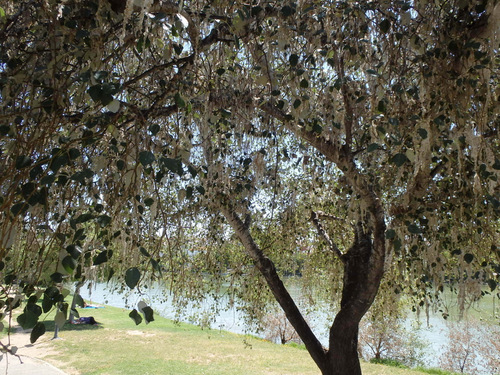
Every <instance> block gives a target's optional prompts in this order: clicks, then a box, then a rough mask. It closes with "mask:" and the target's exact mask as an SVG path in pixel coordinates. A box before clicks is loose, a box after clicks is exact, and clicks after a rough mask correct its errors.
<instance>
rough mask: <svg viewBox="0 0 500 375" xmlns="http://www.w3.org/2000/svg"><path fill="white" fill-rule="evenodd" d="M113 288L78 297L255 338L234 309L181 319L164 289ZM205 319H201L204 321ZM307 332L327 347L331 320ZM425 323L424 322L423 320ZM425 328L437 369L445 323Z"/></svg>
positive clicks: (319, 316)
mask: <svg viewBox="0 0 500 375" xmlns="http://www.w3.org/2000/svg"><path fill="white" fill-rule="evenodd" d="M117 288H118V287H117V286H112V285H108V284H104V283H92V284H87V285H85V286H83V287H82V288H81V290H80V295H81V296H82V297H83V298H84V299H86V300H90V301H92V302H93V303H99V304H106V305H109V306H114V307H119V308H126V309H130V310H131V309H133V308H137V304H138V302H140V301H144V302H146V303H147V304H148V305H149V306H151V308H153V310H154V311H155V312H156V313H157V314H159V315H160V316H162V317H165V318H169V319H172V320H181V321H184V322H187V323H193V324H199V323H200V321H205V322H208V325H209V327H210V328H211V329H217V330H226V331H230V332H234V333H239V334H253V335H259V333H258V332H256V331H253V330H251V329H249V328H248V327H247V326H246V324H245V320H244V317H243V315H242V312H241V311H239V310H238V309H237V308H236V307H234V308H230V309H219V310H218V313H217V314H216V315H215V314H213V310H214V308H213V304H212V303H211V302H210V300H207V301H205V302H204V303H203V304H201V305H199V306H193V305H188V306H187V307H186V308H185V310H184V313H183V315H182V316H181V317H179V316H178V315H177V313H176V309H175V308H174V307H173V304H172V296H170V295H169V294H168V293H165V290H166V289H165V288H160V287H152V288H151V287H150V288H148V289H147V290H142V291H141V292H139V291H137V290H132V291H129V292H127V293H119V292H117ZM204 318H205V319H204ZM308 318H309V321H310V324H311V328H312V329H313V331H314V333H315V334H316V336H317V337H318V339H319V340H320V341H321V342H322V344H323V345H324V346H325V347H327V346H328V329H329V325H330V324H331V321H332V319H333V316H330V315H327V314H326V313H325V312H315V313H313V314H312V315H310V316H308ZM424 319H425V318H424ZM416 320H417V317H416V316H411V315H410V317H409V318H408V320H407V322H406V326H407V328H411V327H414V326H415V324H414V323H415V321H416ZM425 320H426V321H425V322H424V323H425V324H419V326H420V328H419V329H418V330H417V331H416V332H417V334H418V337H419V339H420V340H422V342H424V343H425V344H426V348H425V350H424V356H423V362H424V363H425V366H426V367H438V365H439V359H440V357H441V355H442V354H443V352H444V350H445V349H444V348H445V347H446V346H447V345H448V337H447V335H446V332H447V326H446V321H445V320H444V319H443V318H442V317H441V315H437V314H431V315H430V316H429V319H428V321H427V319H425Z"/></svg>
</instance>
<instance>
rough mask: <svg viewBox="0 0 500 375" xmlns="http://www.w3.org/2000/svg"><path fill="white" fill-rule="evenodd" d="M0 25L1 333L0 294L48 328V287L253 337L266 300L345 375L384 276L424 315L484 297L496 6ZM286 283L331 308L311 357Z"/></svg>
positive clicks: (492, 196)
mask: <svg viewBox="0 0 500 375" xmlns="http://www.w3.org/2000/svg"><path fill="white" fill-rule="evenodd" d="M0 6H1V8H0V90H1V91H0V135H1V139H0V172H1V173H0V206H1V207H2V221H1V224H0V262H1V263H0V265H1V270H0V272H1V274H2V277H3V287H2V288H3V292H4V294H3V297H2V301H3V302H2V303H3V305H4V306H5V307H4V309H5V311H9V310H10V307H9V306H12V305H13V304H16V303H17V300H18V299H16V298H14V297H13V293H14V289H12V288H13V287H14V286H15V287H16V288H17V289H16V290H19V291H20V292H22V293H21V294H20V295H19V296H21V295H23V294H24V295H26V296H30V295H32V293H34V292H35V291H36V290H37V288H38V287H39V286H40V285H43V286H44V289H42V290H44V291H45V295H44V297H43V309H44V310H45V309H50V308H51V306H52V305H57V306H59V308H61V307H60V303H61V301H62V295H60V294H59V292H58V289H57V288H56V287H55V286H57V285H60V284H61V283H62V282H63V280H74V279H78V280H84V279H99V278H100V279H104V280H108V279H110V278H113V277H116V278H117V279H119V280H121V281H123V282H124V283H125V284H126V285H127V286H128V287H129V288H135V287H138V285H140V282H141V280H142V281H143V282H144V281H145V280H146V279H148V278H150V277H153V278H162V279H166V280H168V282H169V283H170V286H171V287H172V289H173V290H175V291H177V292H178V293H179V294H183V295H185V296H188V297H189V298H202V297H203V296H204V295H205V294H206V293H207V292H214V293H215V294H217V293H218V290H219V288H220V287H221V286H222V285H224V287H225V288H227V287H228V284H229V289H228V290H229V293H230V295H231V296H232V297H234V298H237V299H238V298H239V299H242V300H247V301H249V302H251V303H250V304H248V305H247V306H248V311H249V312H253V313H254V314H258V312H259V311H260V309H259V308H257V307H259V306H260V303H264V302H265V299H266V298H267V297H266V296H265V293H264V292H263V289H262V285H263V284H264V283H266V284H267V285H268V286H269V287H270V290H271V293H272V295H273V296H274V297H275V298H276V300H277V301H278V302H279V303H280V305H281V306H282V308H283V309H284V310H285V313H286V315H287V317H288V318H289V319H290V321H291V323H292V324H293V325H294V327H295V329H296V330H297V332H298V333H299V335H300V336H301V338H302V339H303V340H304V342H305V343H306V346H307V348H308V350H309V351H310V353H311V355H312V356H313V358H314V359H315V361H316V363H318V366H319V367H320V368H321V370H322V371H323V373H325V374H326V373H351V374H354V373H356V371H354V372H349V371H350V370H349V371H347V370H346V367H345V366H347V365H345V364H340V365H338V366H337V365H335V364H333V365H332V363H337V362H336V361H339V360H338V359H335V354H334V353H341V352H342V350H343V349H340V348H337V347H335V343H337V342H340V341H341V340H340V339H339V338H338V337H337V336H336V335H338V333H339V330H342V329H343V328H341V327H344V328H345V327H347V326H348V327H350V328H349V329H348V330H347V331H349V332H351V331H352V332H351V333H352V335H351V336H349V334H347V336H349V337H350V339H346V340H347V341H349V340H351V341H350V342H349V343H348V344H346V345H347V346H349V348H350V349H349V350H348V351H349V352H350V353H351V354H352V347H353V345H354V347H355V344H356V342H357V325H358V323H359V319H361V317H362V316H363V314H364V313H365V312H366V310H367V309H368V308H369V306H370V305H371V303H372V302H373V298H374V297H375V295H376V293H377V290H378V286H379V284H380V280H381V278H382V277H383V275H384V274H385V275H386V278H388V280H389V281H388V283H389V285H390V286H391V288H389V289H392V291H394V292H396V293H401V292H405V293H408V294H409V295H411V296H413V297H414V298H415V301H416V302H417V303H420V304H421V305H422V306H424V305H428V304H429V303H431V302H433V300H434V299H435V298H437V296H438V293H439V291H442V290H443V289H444V288H445V287H446V286H450V287H452V288H457V290H458V292H459V295H460V296H461V297H462V300H464V298H465V297H466V296H473V297H474V298H475V297H479V296H480V295H481V293H484V286H487V287H488V289H487V290H488V291H496V286H497V282H498V274H499V273H500V249H498V247H497V244H498V240H499V221H498V214H499V210H500V188H499V184H498V178H499V175H500V144H499V143H500V142H499V127H500V119H499V108H500V106H499V95H500V91H499V86H498V83H499V76H498V73H499V63H500V57H499V54H498V51H499V35H498V25H499V24H500V5H499V3H498V1H494V0H489V1H488V0H474V1H461V0H454V1H367V2H355V1H347V0H346V1H296V2H294V1H290V2H283V1H252V2H247V3H241V2H234V1H227V0H216V1H196V0H194V1H181V2H180V3H177V2H171V1H152V0H143V1H119V0H109V1H97V0H66V1H62V0H61V1H59V0H37V1H33V0H23V1H6V2H3V3H2V5H0ZM236 239H237V240H238V241H239V244H238V242H236V241H235V240H236ZM296 273H300V274H301V275H302V276H303V278H304V285H305V286H314V287H315V289H316V290H321V291H323V292H324V295H326V296H327V298H328V299H330V300H332V301H338V302H336V303H335V306H336V308H337V309H340V310H339V311H340V312H339V314H338V315H337V318H336V320H335V322H336V323H335V324H334V325H333V326H332V331H331V332H332V334H331V342H330V350H329V351H328V350H324V349H323V348H322V347H321V345H320V344H319V342H318V340H317V339H315V337H314V335H313V334H312V332H310V330H309V328H308V326H307V323H306V322H305V320H304V319H303V318H301V315H300V313H299V311H298V310H297V308H296V306H295V304H294V303H293V300H292V299H291V297H290V296H289V294H288V293H287V292H286V289H285V288H284V287H283V284H282V283H281V280H280V277H281V276H283V275H290V274H296ZM207 275H210V276H207ZM342 275H343V276H342ZM207 277H208V278H209V280H210V282H209V283H207V282H206V281H207ZM40 283H42V284H40ZM51 283H52V284H51ZM340 294H342V298H341V300H339V299H335V296H337V295H340ZM39 296H40V294H39V295H38V296H37V295H32V297H31V298H30V300H29V301H30V302H29V303H28V304H27V305H23V307H24V316H25V319H27V320H28V321H29V323H30V324H31V325H34V324H36V322H37V317H38V316H39V312H40V311H41V310H40V311H39V307H38V305H37V298H38V297H39ZM9 298H10V299H9ZM359 301H361V302H359ZM358 302H359V303H358ZM28 318H29V319H28ZM26 325H29V324H26ZM37 327H38V326H37ZM347 331H345V330H344V332H347ZM38 332H40V331H38ZM339 355H340V354H339ZM353 355H355V354H353ZM347 357H349V356H347ZM353 361H354V360H353ZM356 361H357V357H356V360H355V361H354V362H356ZM326 362H328V364H325V363H326ZM335 366H337V367H338V368H343V369H344V370H338V369H336V370H332V368H334V367H335ZM354 366H355V365H354ZM337 367H336V368H337ZM332 371H333V372H332ZM338 371H340V372H338Z"/></svg>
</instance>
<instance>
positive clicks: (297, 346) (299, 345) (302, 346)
mask: <svg viewBox="0 0 500 375" xmlns="http://www.w3.org/2000/svg"><path fill="white" fill-rule="evenodd" d="M286 345H287V346H291V347H292V348H297V349H303V350H306V346H305V345H304V344H298V343H296V342H293V341H290V342H289V343H287V344H286Z"/></svg>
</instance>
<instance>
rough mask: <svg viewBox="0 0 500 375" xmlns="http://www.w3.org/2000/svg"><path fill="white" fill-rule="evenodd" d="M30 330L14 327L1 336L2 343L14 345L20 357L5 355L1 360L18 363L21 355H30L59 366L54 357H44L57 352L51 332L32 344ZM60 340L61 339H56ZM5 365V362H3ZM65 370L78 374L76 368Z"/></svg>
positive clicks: (72, 374)
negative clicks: (10, 331) (8, 333)
mask: <svg viewBox="0 0 500 375" xmlns="http://www.w3.org/2000/svg"><path fill="white" fill-rule="evenodd" d="M30 332H31V330H23V329H22V328H20V327H14V332H13V333H11V334H10V335H9V336H5V337H3V338H2V339H1V340H0V341H1V342H2V344H4V345H9V347H13V346H16V347H17V352H16V354H17V355H19V356H20V357H21V358H19V357H17V356H12V355H7V356H6V355H5V354H4V357H3V358H2V361H6V360H7V361H8V363H10V364H13V363H19V361H20V359H21V360H22V357H30V358H36V359H40V360H42V361H46V362H48V363H50V364H51V365H53V366H55V367H60V366H61V365H62V364H61V363H58V362H57V360H54V358H53V357H52V358H50V359H48V358H46V357H47V356H49V355H53V354H57V352H56V351H55V349H54V345H53V344H52V343H53V341H52V335H51V334H52V333H49V334H45V335H43V336H41V337H40V338H39V339H38V340H37V341H36V342H35V343H34V344H31V343H30ZM58 340H62V339H58ZM3 365H4V366H5V364H3ZM65 372H66V373H67V374H68V375H78V374H79V373H78V372H77V371H76V370H71V369H69V370H68V369H65Z"/></svg>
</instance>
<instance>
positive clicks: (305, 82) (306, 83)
mask: <svg viewBox="0 0 500 375" xmlns="http://www.w3.org/2000/svg"><path fill="white" fill-rule="evenodd" d="M300 87H302V88H303V89H307V88H308V87H309V81H308V80H307V79H305V78H303V79H302V80H301V81H300Z"/></svg>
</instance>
